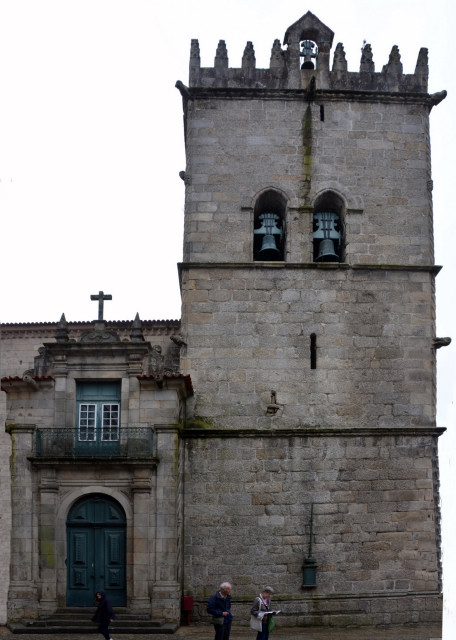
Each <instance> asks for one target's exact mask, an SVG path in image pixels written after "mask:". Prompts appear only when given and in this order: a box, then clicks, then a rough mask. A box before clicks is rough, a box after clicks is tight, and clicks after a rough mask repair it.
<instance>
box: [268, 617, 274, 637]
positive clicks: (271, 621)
mask: <svg viewBox="0 0 456 640" xmlns="http://www.w3.org/2000/svg"><path fill="white" fill-rule="evenodd" d="M274 627H275V621H274V616H268V632H269V633H271V631H272V630H273V629H274Z"/></svg>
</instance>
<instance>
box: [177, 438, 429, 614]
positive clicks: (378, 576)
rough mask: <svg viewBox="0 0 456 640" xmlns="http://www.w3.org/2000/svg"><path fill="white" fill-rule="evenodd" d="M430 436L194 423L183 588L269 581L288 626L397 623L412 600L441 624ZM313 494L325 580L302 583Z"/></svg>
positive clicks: (247, 589)
mask: <svg viewBox="0 0 456 640" xmlns="http://www.w3.org/2000/svg"><path fill="white" fill-rule="evenodd" d="M433 441H434V437H433V436H432V435H429V434H428V435H424V434H423V435H416V434H410V435H408V436H404V435H401V436H394V435H390V434H385V433H380V434H379V435H363V436H359V435H358V436H350V435H334V436H329V435H305V436H299V435H297V433H295V434H294V435H293V436H291V435H290V434H287V435H286V436H285V435H284V436H282V435H280V434H278V433H276V434H271V433H269V434H261V433H258V434H257V435H247V434H243V436H242V437H236V436H234V435H228V434H226V433H225V434H223V435H217V434H216V433H215V432H214V433H211V434H209V436H208V437H205V436H204V434H203V433H202V432H201V431H200V432H193V433H192V432H188V433H187V434H186V447H185V455H186V471H185V486H186V510H185V512H186V519H185V541H184V542H185V546H184V557H185V562H184V565H185V566H184V581H185V583H186V588H189V587H190V585H191V588H192V589H193V590H195V592H196V593H197V594H201V593H205V591H206V589H207V585H208V583H209V584H216V583H217V581H218V580H222V579H224V578H226V579H229V580H232V581H233V583H234V584H235V585H236V589H237V591H238V593H242V594H247V593H251V594H255V593H256V592H257V591H258V589H259V588H261V586H262V585H264V584H272V585H273V586H274V588H275V589H276V598H275V600H276V602H277V605H276V606H278V607H280V608H281V609H282V611H283V616H284V618H285V619H284V624H299V623H300V622H301V623H302V621H303V620H305V624H312V620H313V621H314V623H315V622H316V621H317V620H318V619H319V616H321V615H322V614H324V615H325V616H326V617H327V618H328V620H329V618H331V620H332V622H331V624H334V618H333V616H336V617H338V618H339V621H340V622H341V623H342V624H349V623H355V621H356V624H363V623H366V622H367V620H368V619H369V620H370V621H371V622H374V623H375V624H388V623H390V622H393V621H394V622H395V623H399V622H400V621H401V620H403V621H406V616H402V615H401V613H400V612H401V611H402V610H403V609H404V608H405V609H407V612H408V615H409V617H408V620H411V619H413V620H414V621H415V622H425V621H430V620H434V621H437V620H438V619H439V615H440V613H439V610H438V605H437V606H436V604H435V600H436V599H437V601H439V595H438V593H439V576H438V572H437V570H436V566H437V565H436V557H435V543H436V540H435V535H436V533H435V522H434V485H433V468H432V459H430V457H429V452H430V451H432V447H433ZM311 503H313V505H314V507H313V510H314V518H313V545H312V555H313V557H314V558H315V559H316V561H317V564H318V570H317V575H318V577H317V587H316V588H315V589H310V590H307V591H306V590H303V588H302V564H303V561H304V558H305V557H306V556H307V554H308V549H309V535H310V528H309V525H310V505H311ZM323 595H324V598H323ZM379 596H380V599H379ZM241 600H242V598H241ZM361 601H362V602H363V603H364V604H363V605H361V604H360V602H361ZM401 603H403V604H401ZM360 607H361V608H362V609H363V610H364V612H363V613H362V614H360ZM246 620H247V617H246Z"/></svg>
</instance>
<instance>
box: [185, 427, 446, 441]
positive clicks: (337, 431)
mask: <svg viewBox="0 0 456 640" xmlns="http://www.w3.org/2000/svg"><path fill="white" fill-rule="evenodd" d="M445 431H446V427H435V426H432V425H429V426H428V427H296V428H295V429H289V428H286V429H245V428H240V429H232V428H228V429H226V428H224V427H222V426H220V427H210V428H193V427H185V428H184V429H183V431H182V432H181V437H182V438H259V437H261V438H289V437H308V436H312V437H313V436H319V437H331V436H337V437H339V436H346V437H358V436H363V437H366V436H398V435H401V436H432V437H439V436H441V435H442V434H443V433H444V432H445Z"/></svg>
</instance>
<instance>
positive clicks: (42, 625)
mask: <svg viewBox="0 0 456 640" xmlns="http://www.w3.org/2000/svg"><path fill="white" fill-rule="evenodd" d="M93 614H94V610H93V609H83V610H81V609H79V610H78V609H76V610H75V609H73V610H71V611H70V610H65V611H58V612H56V613H54V614H52V616H49V618H43V619H40V620H33V621H30V622H28V623H10V624H9V625H8V627H9V629H10V630H11V631H12V633H16V634H19V633H23V634H24V633H26V634H59V633H63V634H66V633H98V631H97V625H96V623H94V622H92V620H91V618H92V616H93ZM178 627H179V625H177V624H173V623H165V621H164V620H159V619H151V618H149V617H148V616H147V615H146V614H135V613H130V612H128V611H126V610H124V611H122V612H119V611H118V610H116V618H115V620H114V622H112V623H111V625H110V629H111V630H112V633H113V634H121V633H122V634H123V633H125V634H127V633H130V634H139V633H141V634H157V633H163V634H172V633H174V632H175V631H176V630H177V629H178Z"/></svg>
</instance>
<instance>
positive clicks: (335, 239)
mask: <svg viewBox="0 0 456 640" xmlns="http://www.w3.org/2000/svg"><path fill="white" fill-rule="evenodd" d="M344 209H345V207H344V202H343V200H342V198H341V197H340V196H338V195H337V194H336V193H334V192H332V191H328V192H326V193H324V194H322V195H321V196H319V197H318V198H317V200H316V201H315V206H314V216H313V260H314V262H342V261H343V258H344V233H343V230H344V222H343V220H344Z"/></svg>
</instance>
